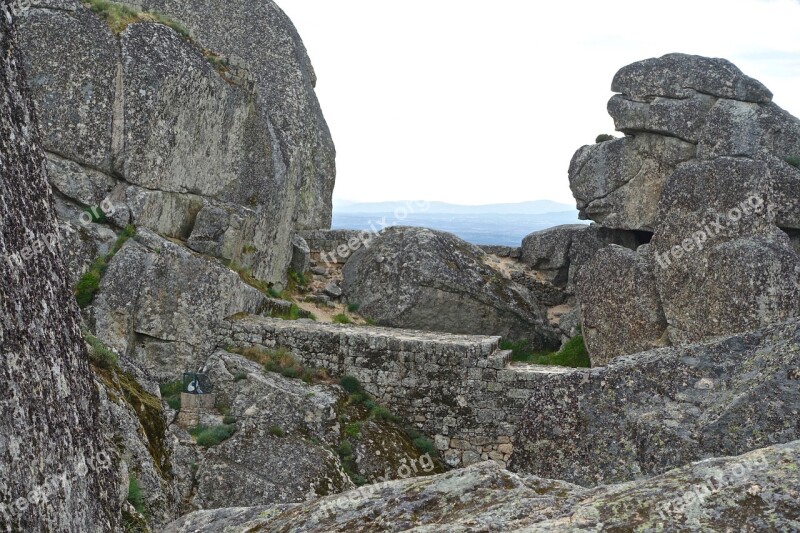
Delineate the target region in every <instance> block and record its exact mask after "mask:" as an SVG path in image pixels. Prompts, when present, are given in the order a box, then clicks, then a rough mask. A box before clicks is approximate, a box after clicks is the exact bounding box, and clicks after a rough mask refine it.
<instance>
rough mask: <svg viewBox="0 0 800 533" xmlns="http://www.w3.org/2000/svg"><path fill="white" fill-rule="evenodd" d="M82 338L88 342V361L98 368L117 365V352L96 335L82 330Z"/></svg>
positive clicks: (108, 367)
mask: <svg viewBox="0 0 800 533" xmlns="http://www.w3.org/2000/svg"><path fill="white" fill-rule="evenodd" d="M82 332H83V338H84V340H85V341H86V342H87V343H88V344H89V361H90V362H91V363H92V364H93V365H94V366H96V367H98V368H105V369H110V368H114V367H116V366H117V364H118V363H119V358H118V357H117V354H116V353H114V352H112V351H111V350H109V349H108V347H107V346H106V345H105V344H103V343H102V341H100V339H98V338H97V337H95V336H94V335H92V334H91V333H89V330H86V329H84V330H82Z"/></svg>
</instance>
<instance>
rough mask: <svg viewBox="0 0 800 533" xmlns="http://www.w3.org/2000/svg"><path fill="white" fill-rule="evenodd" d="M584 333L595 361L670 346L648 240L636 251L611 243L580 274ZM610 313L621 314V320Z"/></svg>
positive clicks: (578, 280) (597, 362) (604, 362)
mask: <svg viewBox="0 0 800 533" xmlns="http://www.w3.org/2000/svg"><path fill="white" fill-rule="evenodd" d="M576 285H577V287H578V288H579V291H578V294H577V297H578V299H579V300H580V302H581V307H580V309H581V313H582V324H583V329H582V331H583V338H584V341H585V342H586V348H587V349H588V350H589V352H590V353H591V354H592V365H593V366H602V365H604V364H606V363H608V362H609V361H610V360H611V359H613V358H614V357H616V356H617V355H619V354H623V353H636V352H643V351H645V350H649V349H651V348H659V347H662V346H666V345H667V343H668V340H667V339H668V335H667V319H666V317H665V316H664V311H663V309H662V308H661V301H660V300H659V295H658V292H657V290H656V285H655V278H654V277H653V257H652V253H651V252H650V245H643V246H642V247H640V248H639V250H638V251H637V252H634V251H632V250H629V249H627V248H622V247H621V246H614V245H611V246H607V247H605V248H603V249H601V250H600V251H599V252H597V254H596V255H595V256H594V258H593V259H592V261H591V262H590V263H589V264H588V265H587V266H586V268H584V269H583V270H582V271H581V273H580V274H579V275H578V279H577V283H576ZM608 315H614V316H617V317H620V320H618V321H617V322H611V321H609V320H607V319H606V317H607V316H608Z"/></svg>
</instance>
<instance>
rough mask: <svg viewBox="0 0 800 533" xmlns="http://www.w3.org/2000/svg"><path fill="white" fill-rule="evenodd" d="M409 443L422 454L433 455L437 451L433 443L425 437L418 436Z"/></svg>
mask: <svg viewBox="0 0 800 533" xmlns="http://www.w3.org/2000/svg"><path fill="white" fill-rule="evenodd" d="M411 442H412V443H413V444H414V447H415V448H416V449H417V450H419V451H420V452H421V453H423V454H425V453H427V454H430V455H434V454H435V453H437V451H438V450H437V449H436V445H435V444H434V443H433V441H432V440H431V439H429V438H427V437H422V436H420V437H417V438H415V439H414V440H413V441H411Z"/></svg>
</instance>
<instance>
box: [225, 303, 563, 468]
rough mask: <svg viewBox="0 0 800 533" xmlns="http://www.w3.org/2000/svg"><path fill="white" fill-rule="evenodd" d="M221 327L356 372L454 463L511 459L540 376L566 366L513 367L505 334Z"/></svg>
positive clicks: (291, 325)
mask: <svg viewBox="0 0 800 533" xmlns="http://www.w3.org/2000/svg"><path fill="white" fill-rule="evenodd" d="M220 328H221V331H222V334H221V337H220V341H219V342H220V346H229V347H251V346H255V347H259V348H262V349H265V350H270V349H274V348H276V347H286V348H289V349H290V350H291V351H292V353H293V354H294V355H295V356H297V357H298V358H300V359H302V361H303V363H304V364H307V365H310V366H315V367H321V368H326V369H328V370H329V371H330V372H331V373H332V374H334V375H339V376H342V375H352V376H355V377H356V378H358V379H359V380H360V381H361V383H362V384H363V385H364V388H365V389H366V390H367V392H369V393H370V394H372V395H374V396H376V397H377V398H378V399H379V401H380V402H381V403H382V404H384V405H386V406H387V407H389V408H390V409H391V410H392V411H394V412H396V413H397V414H399V415H400V416H403V417H404V418H406V419H407V420H409V421H411V422H413V423H414V424H415V425H416V426H417V427H418V428H419V429H421V430H422V431H423V432H425V433H426V434H428V435H429V436H431V437H433V438H434V439H435V443H436V446H437V447H438V448H439V449H440V450H441V451H442V454H443V456H444V458H445V460H446V461H447V462H448V463H449V464H451V465H453V466H458V465H468V464H472V463H474V462H477V461H480V460H482V459H494V460H497V461H501V462H505V461H508V459H509V458H510V456H511V452H512V445H511V438H512V437H513V435H514V431H515V429H516V425H517V422H518V420H519V419H520V416H521V415H522V413H523V410H524V406H525V404H526V402H527V399H528V398H529V397H530V396H531V394H532V393H533V390H534V389H535V388H536V387H537V379H538V377H539V376H540V375H541V374H552V373H559V372H561V371H563V369H561V370H560V369H557V368H548V367H513V366H512V367H510V366H509V364H508V363H509V357H510V353H509V352H507V351H502V350H500V349H499V341H500V339H499V338H498V337H480V336H465V335H450V334H444V333H428V332H421V331H412V330H399V329H390V328H376V327H363V326H341V325H333V324H321V323H315V322H310V321H303V320H300V321H286V320H279V319H271V318H266V317H255V316H249V317H245V318H238V319H231V320H228V321H225V322H223V323H222V324H221V325H220Z"/></svg>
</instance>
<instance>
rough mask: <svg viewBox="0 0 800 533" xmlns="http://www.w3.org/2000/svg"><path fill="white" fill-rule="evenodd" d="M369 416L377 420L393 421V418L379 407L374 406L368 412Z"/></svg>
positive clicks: (386, 410) (387, 411)
mask: <svg viewBox="0 0 800 533" xmlns="http://www.w3.org/2000/svg"><path fill="white" fill-rule="evenodd" d="M369 414H370V416H372V418H377V419H378V420H394V419H395V416H394V415H393V414H392V413H391V412H390V411H389V410H388V409H387V408H385V407H382V406H380V405H376V406H375V407H373V408H372V410H371V411H370V413H369Z"/></svg>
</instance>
